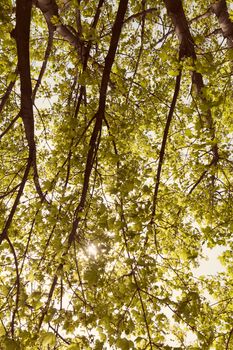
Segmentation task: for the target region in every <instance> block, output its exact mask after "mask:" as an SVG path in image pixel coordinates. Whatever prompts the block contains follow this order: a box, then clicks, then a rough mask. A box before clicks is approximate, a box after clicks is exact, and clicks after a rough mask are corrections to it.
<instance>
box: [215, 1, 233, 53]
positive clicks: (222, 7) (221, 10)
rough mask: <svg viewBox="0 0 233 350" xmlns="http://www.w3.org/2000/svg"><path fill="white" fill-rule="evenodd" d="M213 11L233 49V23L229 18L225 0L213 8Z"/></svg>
mask: <svg viewBox="0 0 233 350" xmlns="http://www.w3.org/2000/svg"><path fill="white" fill-rule="evenodd" d="M211 9H212V11H213V12H214V13H215V15H216V17H217V18H218V23H219V25H220V27H221V29H222V32H223V35H224V37H225V38H226V39H227V44H228V46H229V47H230V48H233V23H232V22H231V20H230V18H229V13H228V10H227V4H226V1H225V0H220V1H218V2H216V3H215V4H213V5H212V6H211Z"/></svg>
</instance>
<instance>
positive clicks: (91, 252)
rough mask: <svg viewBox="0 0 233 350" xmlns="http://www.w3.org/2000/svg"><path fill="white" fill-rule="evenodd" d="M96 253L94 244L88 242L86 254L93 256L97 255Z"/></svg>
mask: <svg viewBox="0 0 233 350" xmlns="http://www.w3.org/2000/svg"><path fill="white" fill-rule="evenodd" d="M97 253H98V249H97V248H96V246H95V245H94V244H90V245H89V246H88V247H87V254H88V255H89V256H93V257H94V258H95V257H96V256H97Z"/></svg>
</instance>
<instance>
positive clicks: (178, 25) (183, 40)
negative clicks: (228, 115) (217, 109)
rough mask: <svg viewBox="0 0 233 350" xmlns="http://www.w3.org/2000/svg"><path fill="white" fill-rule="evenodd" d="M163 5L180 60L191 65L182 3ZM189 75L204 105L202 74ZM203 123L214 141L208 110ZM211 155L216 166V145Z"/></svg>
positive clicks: (192, 51) (191, 43)
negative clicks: (188, 59)
mask: <svg viewBox="0 0 233 350" xmlns="http://www.w3.org/2000/svg"><path fill="white" fill-rule="evenodd" d="M164 3H165V5H166V8H167V11H168V14H169V16H170V17H171V20H172V22H173V24H174V27H175V32H176V34H177V37H178V39H179V42H180V51H179V56H180V59H182V58H184V57H191V58H192V59H193V63H195V61H196V59H197V56H196V52H195V46H194V41H193V38H192V35H191V32H190V30H189V25H188V21H187V19H186V16H185V13H184V9H183V5H182V1H181V0H164ZM191 74H192V83H193V85H194V87H195V88H196V91H197V95H198V96H199V98H200V99H201V100H202V102H203V103H204V104H206V103H207V101H206V99H205V97H204V96H203V94H202V89H203V87H204V82H203V77H202V74H201V73H199V72H197V71H195V70H193V71H192V72H191ZM205 121H206V124H207V127H208V129H209V131H210V133H211V139H212V140H214V139H215V128H214V122H213V118H212V114H211V110H210V109H208V111H207V113H206V115H205ZM212 154H213V159H214V162H215V164H216V163H217V161H218V159H219V155H218V147H217V144H214V145H213V147H212Z"/></svg>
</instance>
